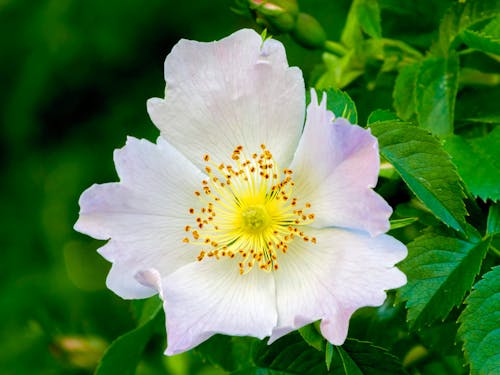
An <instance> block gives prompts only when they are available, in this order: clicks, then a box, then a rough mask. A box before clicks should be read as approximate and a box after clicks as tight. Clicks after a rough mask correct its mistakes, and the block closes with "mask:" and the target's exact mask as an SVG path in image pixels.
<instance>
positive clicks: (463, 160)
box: [444, 128, 500, 201]
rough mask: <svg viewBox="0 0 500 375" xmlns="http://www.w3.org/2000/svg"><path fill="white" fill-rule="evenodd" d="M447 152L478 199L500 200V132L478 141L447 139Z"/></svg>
mask: <svg viewBox="0 0 500 375" xmlns="http://www.w3.org/2000/svg"><path fill="white" fill-rule="evenodd" d="M444 148H445V150H446V151H448V153H449V154H450V155H451V158H452V162H453V164H455V165H456V167H457V169H458V173H459V174H460V176H461V177H462V179H463V181H464V182H465V185H466V186H467V188H468V189H469V191H470V192H471V193H472V194H473V195H474V196H475V197H480V198H481V199H483V200H487V199H492V200H494V201H496V200H498V199H500V128H497V129H495V130H493V131H492V132H491V133H490V134H488V135H487V136H485V137H481V138H475V139H466V138H464V137H461V136H458V135H454V136H452V137H449V138H447V139H446V141H445V143H444Z"/></svg>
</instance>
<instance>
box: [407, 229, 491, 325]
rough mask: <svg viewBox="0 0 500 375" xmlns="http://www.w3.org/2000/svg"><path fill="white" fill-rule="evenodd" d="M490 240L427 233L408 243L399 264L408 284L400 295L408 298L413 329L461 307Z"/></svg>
mask: <svg viewBox="0 0 500 375" xmlns="http://www.w3.org/2000/svg"><path fill="white" fill-rule="evenodd" d="M488 246H489V240H486V241H481V240H479V239H476V240H475V241H473V242H468V241H464V240H461V239H458V238H456V237H452V236H450V235H448V234H441V233H433V232H432V233H427V234H424V235H423V236H421V237H418V238H417V239H415V240H414V241H413V242H410V243H409V244H408V257H407V258H406V259H405V260H404V261H403V262H401V263H400V264H399V267H400V268H401V270H402V271H403V272H404V273H405V274H406V276H407V278H408V283H407V284H406V285H405V286H404V287H402V288H401V289H399V291H398V297H399V298H400V299H402V300H405V301H407V302H406V307H407V308H408V317H407V319H408V322H409V323H410V326H411V327H412V328H413V329H417V328H419V327H422V326H424V325H428V324H431V323H432V322H434V321H435V320H437V319H445V318H446V316H447V315H448V313H449V312H450V311H451V309H452V308H453V307H454V306H458V305H459V304H460V303H461V302H462V300H463V298H464V295H465V293H467V292H468V291H469V290H470V288H471V286H472V284H473V282H474V278H475V277H476V275H477V274H478V272H479V270H480V267H481V264H482V261H483V258H484V256H485V254H486V252H487V250H488Z"/></svg>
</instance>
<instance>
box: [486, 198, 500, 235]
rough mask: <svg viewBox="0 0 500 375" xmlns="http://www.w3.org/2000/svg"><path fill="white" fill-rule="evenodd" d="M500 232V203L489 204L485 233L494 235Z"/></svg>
mask: <svg viewBox="0 0 500 375" xmlns="http://www.w3.org/2000/svg"><path fill="white" fill-rule="evenodd" d="M499 233H500V204H493V205H491V206H490V211H489V212H488V222H487V224H486V234H488V235H495V234H499Z"/></svg>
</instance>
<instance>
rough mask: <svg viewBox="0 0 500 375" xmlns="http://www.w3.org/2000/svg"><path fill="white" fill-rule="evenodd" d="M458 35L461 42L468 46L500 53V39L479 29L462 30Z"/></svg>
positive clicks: (487, 51)
mask: <svg viewBox="0 0 500 375" xmlns="http://www.w3.org/2000/svg"><path fill="white" fill-rule="evenodd" d="M460 36H461V38H462V40H463V42H464V43H465V44H467V46H469V47H470V48H474V49H477V50H479V51H482V52H485V53H493V54H495V55H500V40H499V39H497V38H495V37H493V36H491V35H487V34H484V33H481V32H479V31H473V30H464V31H463V32H462V34H461V35H460Z"/></svg>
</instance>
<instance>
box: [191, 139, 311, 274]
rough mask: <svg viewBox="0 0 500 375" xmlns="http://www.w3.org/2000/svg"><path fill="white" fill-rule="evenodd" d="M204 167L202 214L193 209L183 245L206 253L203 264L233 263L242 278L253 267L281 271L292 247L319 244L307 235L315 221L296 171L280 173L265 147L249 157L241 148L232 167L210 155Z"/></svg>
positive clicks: (200, 257)
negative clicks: (297, 185) (298, 194)
mask: <svg viewBox="0 0 500 375" xmlns="http://www.w3.org/2000/svg"><path fill="white" fill-rule="evenodd" d="M203 161H204V163H205V168H204V169H205V173H206V178H205V179H204V180H203V181H202V183H201V186H200V189H199V190H196V191H194V195H195V196H197V197H198V198H199V199H200V200H201V203H202V204H201V208H199V209H194V208H192V207H191V208H188V214H189V215H190V216H191V217H192V218H193V224H192V225H187V226H185V228H184V231H185V232H186V237H184V239H183V242H185V243H189V244H192V245H195V246H198V247H200V248H201V250H200V252H199V255H198V256H197V259H198V260H199V261H202V260H203V259H205V257H209V258H215V259H221V258H224V257H228V258H233V259H235V262H236V263H237V266H238V267H239V272H240V274H242V275H243V274H245V273H247V272H248V271H250V270H251V269H252V268H253V267H258V268H259V269H261V270H264V271H268V272H270V271H277V270H278V269H279V266H278V257H279V256H282V254H286V253H287V251H288V250H289V245H290V243H291V242H292V241H296V240H301V241H305V242H309V243H311V244H315V243H316V238H315V237H309V236H307V233H306V228H307V226H308V225H309V224H311V223H312V222H313V221H314V213H312V212H310V211H311V204H310V203H308V202H305V203H301V201H299V197H296V196H294V185H295V183H294V181H293V178H292V176H293V171H292V170H290V169H287V168H285V169H279V166H278V165H277V164H276V161H275V160H274V158H273V155H272V154H271V152H270V151H269V150H268V149H267V147H266V146H265V145H261V146H260V150H258V152H254V153H252V154H249V155H246V154H245V152H244V150H243V146H237V147H236V148H235V149H234V150H233V152H232V154H231V161H232V162H231V163H228V164H224V163H221V164H217V163H216V162H215V161H212V160H211V158H210V155H204V156H203Z"/></svg>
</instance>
